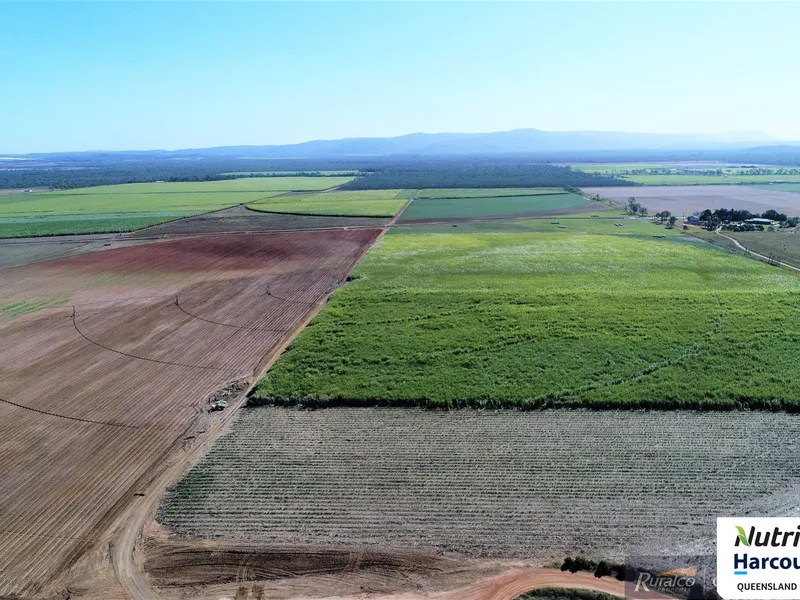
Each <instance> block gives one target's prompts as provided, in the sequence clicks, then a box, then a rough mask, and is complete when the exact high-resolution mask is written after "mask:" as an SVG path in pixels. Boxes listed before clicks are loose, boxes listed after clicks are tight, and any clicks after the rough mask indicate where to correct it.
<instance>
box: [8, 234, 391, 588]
mask: <svg viewBox="0 0 800 600" xmlns="http://www.w3.org/2000/svg"><path fill="white" fill-rule="evenodd" d="M379 233H380V230H376V229H360V230H338V231H325V232H314V233H297V234H272V235H269V234H263V235H248V234H242V235H238V236H219V237H202V238H192V239H184V240H178V241H169V242H159V243H150V244H140V245H136V246H133V247H127V248H120V249H111V250H106V251H101V252H93V253H89V254H81V255H77V256H72V257H69V258H62V259H58V260H52V261H47V262H43V263H38V264H34V265H29V266H23V267H16V268H6V269H2V270H0V305H4V306H14V307H21V308H18V309H16V310H15V311H0V337H2V339H3V345H2V347H0V440H2V442H0V446H1V447H2V453H0V472H2V473H3V477H2V479H0V596H2V597H7V596H12V595H15V594H16V595H22V596H35V595H46V594H51V593H55V592H57V591H59V590H62V589H64V587H65V586H66V585H68V584H70V583H74V582H71V580H70V573H69V570H70V568H71V567H72V566H73V565H75V564H76V562H77V561H79V559H80V558H81V556H83V555H84V554H85V553H86V552H87V551H88V550H90V549H91V548H93V547H95V546H97V545H98V544H100V545H101V546H102V544H103V543H106V544H107V542H104V540H103V539H102V536H103V535H104V534H105V533H106V530H107V528H108V527H109V525H110V523H111V522H112V521H113V519H114V518H115V517H116V516H117V515H118V514H119V513H120V511H121V510H122V508H124V507H125V506H126V505H127V503H128V502H129V501H130V500H131V499H132V497H133V495H134V493H135V492H138V491H139V490H140V488H139V486H140V485H143V484H144V483H146V482H147V481H149V479H150V478H151V477H152V476H153V473H154V472H158V469H159V468H160V467H161V466H162V465H163V462H164V460H165V458H166V457H167V456H169V455H170V454H171V453H173V452H174V451H175V450H176V448H179V447H180V444H181V440H182V439H183V438H184V437H185V436H187V435H188V434H189V433H190V432H191V431H193V429H194V427H196V426H197V425H196V424H197V423H198V420H199V419H200V418H201V416H202V415H203V414H204V413H205V408H206V407H205V404H204V399H205V398H206V397H208V396H209V395H210V394H211V393H212V392H214V391H215V390H217V389H219V388H221V387H224V386H225V385H227V384H229V383H230V382H232V381H238V380H244V381H251V380H252V378H253V377H254V375H256V374H257V373H259V372H260V370H261V369H262V366H263V364H264V361H265V359H266V357H267V356H268V354H269V353H270V352H271V351H272V350H273V349H276V348H278V347H279V346H280V345H281V343H282V342H283V340H285V339H286V338H287V336H289V335H291V334H292V332H293V331H294V330H295V328H296V327H297V326H298V325H299V324H300V323H301V322H303V320H304V319H305V318H306V316H307V315H308V314H309V313H310V312H313V311H315V310H316V309H317V308H318V306H319V305H318V302H319V300H320V299H321V298H323V297H324V296H325V295H326V294H327V293H328V292H330V291H331V290H332V289H333V288H334V287H335V286H337V285H339V284H340V283H341V282H342V281H343V280H344V278H345V277H346V276H347V273H348V272H349V271H350V269H351V268H352V266H353V265H354V263H355V262H356V261H357V260H358V258H359V257H360V256H361V254H362V253H363V252H364V251H365V250H366V248H368V247H369V245H370V244H371V243H372V242H373V241H374V240H375V238H376V237H377V236H378V234H379ZM46 307H49V308H46ZM23 308H27V309H29V310H22V309H23ZM23 313H25V314H23ZM19 315H22V316H19ZM202 418H203V419H208V418H209V417H202Z"/></svg>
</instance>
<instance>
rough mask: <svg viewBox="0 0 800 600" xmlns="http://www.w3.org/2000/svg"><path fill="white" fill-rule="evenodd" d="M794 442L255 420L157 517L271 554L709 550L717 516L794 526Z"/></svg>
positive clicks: (782, 423)
mask: <svg viewBox="0 0 800 600" xmlns="http://www.w3.org/2000/svg"><path fill="white" fill-rule="evenodd" d="M711 432H713V435H710V434H711ZM798 439H800V417H798V416H796V415H788V414H781V413H777V414H776V413H766V412H764V413H744V412H739V413H737V412H734V413H695V412H625V411H623V412H618V411H608V412H599V413H598V412H589V411H541V412H517V411H500V412H488V411H477V410H469V409H467V410H459V411H450V412H440V411H424V410H417V409H390V408H388V409H380V408H377V409H376V408H365V409H335V410H334V409H331V410H319V411H299V410H294V409H284V408H277V407H260V408H250V409H246V410H245V411H244V412H243V413H242V414H241V415H240V417H239V419H238V420H237V421H236V423H235V424H234V426H233V431H232V432H231V433H230V434H227V435H225V436H223V437H221V438H220V439H219V440H218V441H217V444H216V445H215V447H214V448H213V450H212V451H211V453H210V454H208V455H207V456H206V457H205V458H203V459H202V460H201V462H200V463H199V464H198V465H197V466H196V467H195V468H193V469H192V470H191V471H190V472H189V473H188V474H187V475H186V476H185V477H184V478H183V479H182V481H181V482H180V483H179V485H178V486H177V487H176V488H175V489H173V490H172V491H171V492H170V493H169V494H168V499H167V502H166V504H165V505H164V506H162V508H161V511H160V514H159V517H158V518H159V521H160V522H161V523H163V524H164V525H166V526H167V527H168V528H169V529H170V530H171V531H172V532H174V533H175V534H178V535H180V536H184V537H199V538H207V539H219V540H227V541H235V542H247V543H262V544H264V543H268V544H273V545H281V544H313V545H318V546H323V547H324V546H330V547H336V548H347V547H353V548H357V547H366V548H380V549H382V550H387V549H398V550H399V549H412V548H413V549H415V550H420V551H421V550H433V551H436V552H439V553H455V554H456V555H467V556H473V557H506V558H509V557H515V558H521V559H537V560H540V561H542V562H546V561H548V560H561V559H563V558H564V556H566V555H568V554H572V555H575V554H582V555H586V556H589V557H598V558H617V559H619V558H622V557H623V556H624V555H625V554H626V553H629V554H639V555H651V556H653V555H662V554H663V555H671V554H680V553H703V552H706V551H710V550H712V549H713V547H714V543H715V527H716V517H717V516H718V515H720V514H747V515H751V516H756V515H761V516H767V515H776V516H777V515H781V516H790V515H797V514H800V509H798V507H797V503H796V501H795V499H796V495H797V493H798V491H800V465H799V464H798V463H797V460H796V456H797V452H798V450H800V447H799V445H800V442H798ZM765 448H769V449H771V450H770V451H769V452H765V451H764V449H765ZM233 465H235V467H234V466H233Z"/></svg>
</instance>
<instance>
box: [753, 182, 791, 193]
mask: <svg viewBox="0 0 800 600" xmlns="http://www.w3.org/2000/svg"><path fill="white" fill-rule="evenodd" d="M758 187H760V188H761V189H764V190H770V191H774V190H777V191H779V192H793V193H795V194H800V183H771V184H769V185H760V186H758Z"/></svg>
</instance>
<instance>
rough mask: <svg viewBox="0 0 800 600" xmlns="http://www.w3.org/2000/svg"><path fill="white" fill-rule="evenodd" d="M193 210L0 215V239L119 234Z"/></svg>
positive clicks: (187, 213) (163, 221)
mask: <svg viewBox="0 0 800 600" xmlns="http://www.w3.org/2000/svg"><path fill="white" fill-rule="evenodd" d="M194 214H197V213H195V212H178V213H170V212H167V213H131V214H126V215H119V214H108V215H64V216H40V217H0V238H14V237H36V236H48V235H72V234H90V233H121V232H125V231H135V230H137V229H142V228H143V227H151V226H152V225H158V224H159V223H166V222H168V221H173V220H175V219H180V218H182V217H187V216H191V215H194Z"/></svg>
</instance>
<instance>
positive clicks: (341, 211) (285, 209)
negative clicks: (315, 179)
mask: <svg viewBox="0 0 800 600" xmlns="http://www.w3.org/2000/svg"><path fill="white" fill-rule="evenodd" d="M406 202H407V200H406V199H404V198H403V197H402V192H401V190H368V191H352V192H351V191H341V192H338V191H337V192H325V193H321V194H296V195H286V196H278V197H275V198H268V199H266V200H263V201H259V202H255V203H253V204H250V205H249V208H252V209H253V210H261V211H266V212H278V213H295V214H304V215H331V216H334V215H335V216H352V217H357V216H361V217H392V216H394V215H395V214H397V211H399V210H400V209H401V208H403V206H405V204H406Z"/></svg>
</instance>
